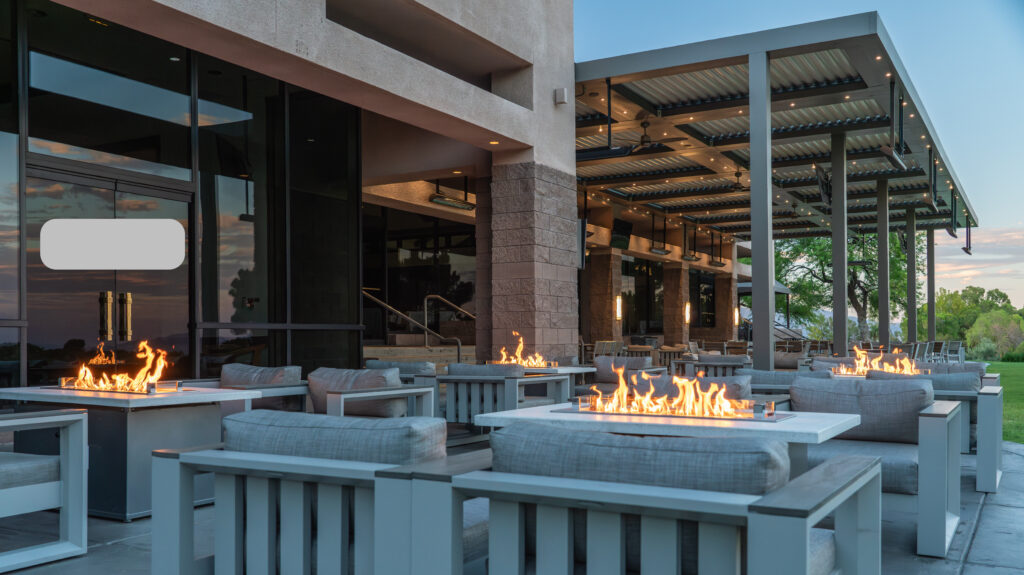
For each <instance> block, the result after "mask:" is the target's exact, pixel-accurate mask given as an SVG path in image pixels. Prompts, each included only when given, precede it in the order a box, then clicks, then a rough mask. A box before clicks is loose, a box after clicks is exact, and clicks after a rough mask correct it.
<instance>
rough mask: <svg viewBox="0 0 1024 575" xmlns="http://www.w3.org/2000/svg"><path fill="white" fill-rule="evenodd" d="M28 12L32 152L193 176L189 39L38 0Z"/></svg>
mask: <svg viewBox="0 0 1024 575" xmlns="http://www.w3.org/2000/svg"><path fill="white" fill-rule="evenodd" d="M27 13H28V36H29V49H30V54H29V87H30V90H29V136H30V138H29V151H32V152H37V153H40V154H46V155H50V156H57V157H60V158H66V159H72V160H79V161H84V162H90V163H94V164H100V165H105V166H110V167H115V168H121V169H126V170H132V171H137V172H144V173H147V174H155V175H160V176H164V177H168V178H174V179H178V180H189V179H191V157H190V146H189V141H190V136H189V126H190V123H191V122H190V106H189V85H188V78H189V74H188V58H187V51H186V50H185V48H182V47H181V46H175V45H173V44H170V43H167V42H164V41H163V40H160V39H157V38H154V37H152V36H147V35H145V34H142V33H140V32H136V31H135V30H131V29H130V28H125V27H123V26H118V25H117V24H114V23H112V22H108V21H106V20H102V19H100V18H96V17H92V16H89V15H86V14H83V13H82V12H78V11H76V10H72V9H70V8H65V7H63V6H60V5H58V4H53V3H51V2H44V1H42V0H29V1H28V3H27Z"/></svg>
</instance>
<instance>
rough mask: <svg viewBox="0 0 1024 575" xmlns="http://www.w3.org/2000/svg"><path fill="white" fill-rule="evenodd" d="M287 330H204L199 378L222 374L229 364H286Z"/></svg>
mask: <svg viewBox="0 0 1024 575" xmlns="http://www.w3.org/2000/svg"><path fill="white" fill-rule="evenodd" d="M285 337H287V334H286V333H285V331H284V330H265V329H204V330H202V337H201V353H200V362H199V376H200V377H219V376H220V369H221V367H223V366H224V365H225V364H228V363H245V364H248V365H263V366H272V365H283V364H284V363H285V362H286V358H285V353H284V350H285Z"/></svg>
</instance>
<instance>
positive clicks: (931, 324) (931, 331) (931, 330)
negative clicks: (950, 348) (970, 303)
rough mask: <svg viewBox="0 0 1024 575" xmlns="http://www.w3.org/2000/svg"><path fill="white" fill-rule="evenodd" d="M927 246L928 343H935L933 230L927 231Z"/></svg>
mask: <svg viewBox="0 0 1024 575" xmlns="http://www.w3.org/2000/svg"><path fill="white" fill-rule="evenodd" d="M925 237H927V245H926V246H925V254H926V256H925V258H926V260H927V262H928V263H927V267H928V269H927V270H926V273H927V274H928V278H927V279H928V283H927V284H926V285H927V286H928V287H927V291H928V293H927V296H926V297H927V298H928V341H935V230H933V229H929V230H928V231H927V232H926V234H925Z"/></svg>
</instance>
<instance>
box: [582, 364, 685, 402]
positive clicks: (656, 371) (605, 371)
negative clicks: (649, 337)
mask: <svg viewBox="0 0 1024 575" xmlns="http://www.w3.org/2000/svg"><path fill="white" fill-rule="evenodd" d="M594 368H595V369H596V371H595V372H594V374H593V377H592V379H591V380H590V381H589V382H588V383H586V384H584V385H577V386H575V388H574V393H575V395H577V396H580V395H592V394H593V393H594V392H593V389H592V388H593V387H596V388H597V389H598V390H599V391H600V392H601V393H603V394H609V393H612V392H614V391H615V389H616V388H617V387H618V386H619V375H618V373H617V372H616V370H618V369H624V370H625V371H624V373H623V376H624V377H625V378H626V381H627V382H628V381H629V380H630V378H631V377H632V376H633V375H639V374H640V373H641V372H646V373H647V374H648V375H650V376H656V375H660V374H664V373H667V371H668V370H667V369H666V368H664V367H655V366H654V362H653V360H652V359H651V357H650V356H641V357H622V356H618V357H617V356H611V355H599V356H595V357H594Z"/></svg>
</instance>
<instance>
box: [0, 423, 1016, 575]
mask: <svg viewBox="0 0 1024 575" xmlns="http://www.w3.org/2000/svg"><path fill="white" fill-rule="evenodd" d="M484 446H485V445H484V444H477V447H484ZM3 447H4V448H6V449H10V444H5V445H4V446H3ZM1003 449H1004V451H1003V467H1004V475H1003V480H1002V483H1001V485H1000V489H999V493H997V494H983V493H977V492H975V491H974V475H973V468H974V459H975V456H974V455H964V456H962V457H963V458H962V465H963V467H964V472H963V474H962V478H961V479H962V488H961V522H960V525H959V527H958V529H957V533H956V536H955V537H954V539H953V544H952V546H951V548H950V551H949V554H948V555H947V556H946V559H945V560H940V559H930V558H926V557H919V556H917V555H916V554H915V553H914V544H915V529H916V521H915V519H914V518H913V517H907V516H906V515H902V514H899V513H893V512H885V511H883V515H882V519H883V534H882V553H883V555H882V571H883V572H884V573H900V574H906V575H910V574H922V575H933V574H964V575H1013V574H1024V445H1021V444H1018V443H1011V442H1004V445H1003ZM462 451H465V450H462ZM455 452H457V451H455ZM451 453H454V452H452V451H450V454H451ZM477 511H478V513H477V514H475V515H474V514H472V513H470V512H467V515H466V522H467V523H470V522H478V521H481V520H482V519H483V516H484V513H483V510H482V509H479V508H478V509H477ZM56 518H57V516H56V514H55V513H49V512H42V513H34V514H31V515H26V516H22V517H19V518H17V519H16V520H5V521H4V523H3V524H2V525H0V539H3V540H4V541H5V542H8V543H9V544H12V545H21V544H22V542H23V538H24V537H32V536H35V535H38V534H40V533H52V532H53V530H54V529H56ZM196 518H197V520H196V552H197V554H198V555H206V554H209V553H211V552H212V551H213V531H214V529H213V507H212V506H206V507H202V508H200V509H198V510H197V512H196ZM151 524H152V522H151V520H149V519H142V520H136V521H133V522H131V523H122V522H118V521H108V520H103V519H96V518H90V519H89V552H88V554H86V555H85V556H82V557H77V558H74V559H68V560H65V561H61V562H58V563H53V564H49V565H44V566H41V567H36V568H32V569H26V570H24V571H22V572H21V573H25V574H26V575H28V574H32V575H50V574H53V575H79V574H82V575H85V574H91V573H104V574H107V575H114V574H118V573H148V572H149V569H150V548H151V545H152V543H151V541H150V526H151Z"/></svg>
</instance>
